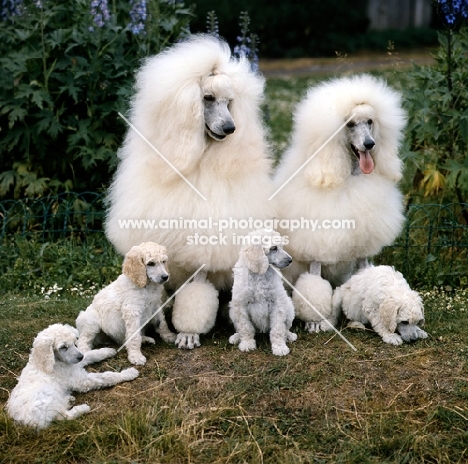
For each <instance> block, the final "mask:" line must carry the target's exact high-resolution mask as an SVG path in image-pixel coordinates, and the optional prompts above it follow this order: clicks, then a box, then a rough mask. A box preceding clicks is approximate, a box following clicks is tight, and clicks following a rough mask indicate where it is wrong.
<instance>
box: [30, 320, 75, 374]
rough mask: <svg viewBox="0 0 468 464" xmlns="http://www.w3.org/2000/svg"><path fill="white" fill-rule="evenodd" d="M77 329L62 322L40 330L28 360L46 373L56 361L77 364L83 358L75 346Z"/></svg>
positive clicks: (52, 367)
mask: <svg viewBox="0 0 468 464" xmlns="http://www.w3.org/2000/svg"><path fill="white" fill-rule="evenodd" d="M77 338H78V331H77V330H76V329H75V328H74V327H72V326H70V325H67V324H66V325H63V324H53V325H51V326H49V327H48V328H47V329H44V330H43V331H42V332H40V333H39V334H38V335H37V336H36V338H35V339H34V343H33V348H32V350H31V355H30V361H31V363H32V364H34V365H35V366H36V367H37V368H38V369H40V370H41V371H43V372H46V373H47V374H50V373H51V372H52V371H53V370H54V365H55V363H56V362H62V363H66V364H77V363H79V362H80V361H81V360H82V359H83V353H81V352H80V351H79V350H78V348H77V347H76V346H75V343H76V340H77Z"/></svg>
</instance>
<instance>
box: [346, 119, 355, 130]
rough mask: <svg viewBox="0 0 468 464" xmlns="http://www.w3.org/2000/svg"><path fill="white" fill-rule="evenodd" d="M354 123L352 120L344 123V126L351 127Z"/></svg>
mask: <svg viewBox="0 0 468 464" xmlns="http://www.w3.org/2000/svg"><path fill="white" fill-rule="evenodd" d="M355 125H356V124H355V123H354V122H353V121H349V122H348V124H346V127H349V128H350V129H352V128H353V127H354V126H355Z"/></svg>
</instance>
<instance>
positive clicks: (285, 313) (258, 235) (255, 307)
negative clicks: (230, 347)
mask: <svg viewBox="0 0 468 464" xmlns="http://www.w3.org/2000/svg"><path fill="white" fill-rule="evenodd" d="M248 238H249V243H247V244H246V245H244V246H243V247H242V250H241V252H240V256H239V260H238V261H237V263H236V265H235V267H234V286H233V290H232V300H231V302H230V305H229V315H230V317H231V320H232V322H233V323H234V327H235V329H236V333H235V334H234V335H232V336H231V337H230V338H229V342H230V343H232V344H236V345H238V346H239V349H240V350H241V351H252V350H254V349H255V348H256V342H255V338H254V337H255V333H256V332H260V333H269V334H270V341H271V348H272V351H273V354H275V355H277V356H284V355H286V354H288V353H289V348H288V347H287V346H286V342H293V341H295V340H296V339H297V335H296V334H294V333H292V332H290V330H289V329H290V328H291V325H292V322H293V319H294V307H293V304H292V301H291V299H290V298H289V297H288V295H287V293H286V290H285V288H284V286H283V281H282V279H281V276H280V275H279V274H278V273H279V271H277V270H275V269H274V268H273V267H275V268H277V269H283V268H285V267H287V266H289V265H290V264H291V261H292V259H291V256H290V255H289V254H288V253H286V252H285V251H284V250H283V247H282V246H281V245H282V238H281V236H280V235H279V234H278V233H277V232H274V231H271V230H270V231H269V230H261V231H260V230H259V231H255V232H252V233H251V234H249V236H248Z"/></svg>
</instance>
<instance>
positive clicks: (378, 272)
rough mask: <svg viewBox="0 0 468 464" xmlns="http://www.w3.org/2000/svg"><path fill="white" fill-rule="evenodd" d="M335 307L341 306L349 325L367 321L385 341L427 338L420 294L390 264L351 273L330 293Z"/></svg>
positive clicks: (355, 326)
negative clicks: (346, 279)
mask: <svg viewBox="0 0 468 464" xmlns="http://www.w3.org/2000/svg"><path fill="white" fill-rule="evenodd" d="M333 307H334V308H335V311H337V312H338V311H339V310H340V309H341V308H342V309H343V313H344V314H345V316H346V317H347V318H348V319H350V320H351V323H350V326H351V327H354V328H364V325H365V324H370V325H371V326H372V328H373V329H374V330H375V331H376V332H377V333H378V334H379V335H380V336H381V337H382V340H383V341H384V342H385V343H390V344H392V345H401V344H402V343H403V341H405V342H411V341H415V340H417V339H418V338H427V336H428V335H427V333H426V332H425V331H424V330H422V329H421V328H420V327H419V326H421V325H423V324H424V307H423V303H422V300H421V297H420V296H419V294H418V293H417V292H415V291H414V290H411V288H410V286H409V285H408V282H406V280H405V278H404V277H403V275H402V274H401V273H400V272H398V271H396V270H395V269H394V268H393V267H391V266H375V267H374V266H369V267H367V268H365V269H363V270H361V271H360V272H358V273H357V274H355V275H353V276H352V277H351V278H350V279H349V280H348V281H347V282H346V283H345V284H343V285H342V286H341V287H338V288H337V289H336V290H335V292H334V294H333Z"/></svg>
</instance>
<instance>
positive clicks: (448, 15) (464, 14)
mask: <svg viewBox="0 0 468 464" xmlns="http://www.w3.org/2000/svg"><path fill="white" fill-rule="evenodd" d="M439 14H440V16H441V18H442V22H443V23H444V25H445V26H446V27H448V28H449V29H453V28H455V27H458V26H459V25H460V23H461V22H462V21H463V20H464V19H468V0H439Z"/></svg>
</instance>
